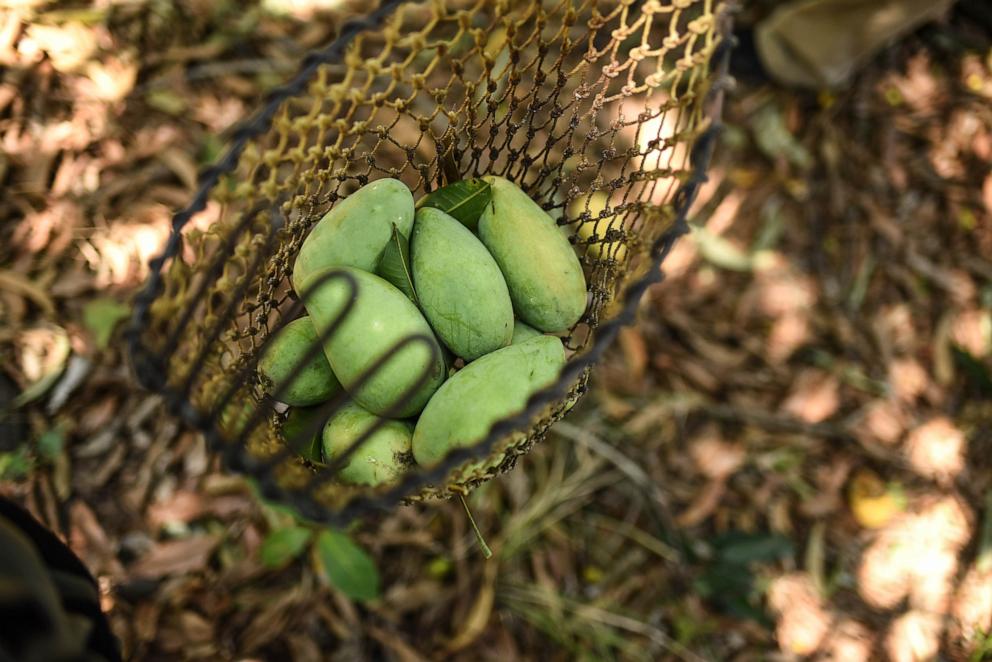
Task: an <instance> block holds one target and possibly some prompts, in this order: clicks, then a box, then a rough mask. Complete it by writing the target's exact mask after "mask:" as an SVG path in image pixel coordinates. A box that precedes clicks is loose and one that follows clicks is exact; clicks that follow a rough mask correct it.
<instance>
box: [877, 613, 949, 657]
mask: <svg viewBox="0 0 992 662" xmlns="http://www.w3.org/2000/svg"><path fill="white" fill-rule="evenodd" d="M941 620H942V619H941V615H940V614H937V613H929V612H924V611H910V612H907V613H905V614H903V615H902V616H900V617H899V618H897V619H896V620H895V621H894V622H893V623H892V625H891V626H890V627H889V631H888V634H887V635H886V637H885V652H886V653H887V654H888V656H889V659H890V660H891V661H892V662H920V661H921V660H933V659H935V658H936V656H937V652H938V650H939V648H940V632H941V629H942V626H941Z"/></svg>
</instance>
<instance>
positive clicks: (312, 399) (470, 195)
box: [258, 176, 586, 486]
mask: <svg viewBox="0 0 992 662" xmlns="http://www.w3.org/2000/svg"><path fill="white" fill-rule="evenodd" d="M331 272H334V273H331ZM340 274H347V275H348V276H350V277H351V280H352V281H353V283H354V286H353V285H352V283H351V282H349V280H348V279H347V278H343V277H341V276H340ZM292 284H293V288H294V289H295V290H296V293H297V294H298V295H299V296H300V297H301V298H302V299H303V302H304V307H305V309H306V312H307V315H306V316H304V317H300V318H299V319H295V320H293V321H291V322H289V323H288V324H285V325H284V326H283V327H282V328H281V329H280V330H279V331H277V333H276V335H275V336H274V337H273V338H272V339H271V340H270V342H269V344H268V346H267V347H266V349H265V351H264V353H263V355H262V357H261V358H260V360H259V364H258V372H259V375H260V377H261V382H262V385H263V387H265V388H266V389H267V391H268V393H269V394H270V395H271V396H272V397H273V398H275V399H276V400H278V401H280V402H283V403H285V404H287V405H289V406H290V407H291V408H290V410H289V412H288V413H287V416H286V418H285V421H284V423H283V434H284V436H286V437H287V438H288V439H289V438H292V437H293V436H294V435H297V434H298V432H299V431H300V430H306V429H308V428H309V429H314V428H315V427H318V426H313V425H312V421H313V417H314V416H317V415H318V413H317V412H318V410H319V408H318V407H316V405H319V404H320V403H323V402H326V401H327V400H329V399H331V398H334V397H335V396H338V395H340V394H341V392H342V390H343V391H345V392H346V393H347V396H348V400H349V403H348V404H347V405H346V406H345V407H343V408H341V409H339V410H338V411H336V412H335V413H334V414H332V415H331V417H330V418H329V420H327V421H326V422H325V423H324V424H323V427H322V432H321V433H320V434H318V435H317V436H316V438H314V439H312V440H305V443H304V444H302V446H300V447H298V448H297V450H298V451H299V452H300V453H301V455H303V456H304V457H306V458H307V459H309V460H310V461H312V462H314V463H318V464H319V463H326V462H330V461H332V460H334V459H335V458H338V457H340V456H341V454H342V453H344V452H345V451H346V449H348V448H349V446H351V445H352V444H353V443H354V442H355V441H356V440H358V439H359V438H360V437H361V436H362V434H363V433H365V432H366V431H367V430H368V429H369V428H370V427H371V426H373V425H375V424H377V423H380V422H381V426H380V427H378V428H377V429H376V430H375V431H374V432H373V433H372V434H371V436H369V438H368V439H367V440H366V441H364V442H363V443H362V444H361V445H360V446H359V447H358V448H356V449H355V450H354V451H353V452H352V454H351V455H350V456H349V457H348V459H347V462H346V463H345V464H344V465H343V467H342V469H341V470H340V472H339V473H338V474H337V479H338V480H340V481H341V482H343V483H345V484H351V485H370V486H376V485H383V484H390V483H394V482H395V481H397V480H398V479H399V478H400V477H401V476H402V474H403V472H404V471H405V470H407V469H408V468H410V467H411V466H412V464H413V463H414V462H415V463H416V464H418V465H420V466H424V467H432V466H435V465H436V464H437V463H439V462H440V461H441V460H442V459H443V458H444V457H445V455H446V454H447V453H448V452H449V451H450V450H452V449H454V448H458V447H466V446H471V445H473V444H475V443H477V442H479V441H481V440H482V439H483V437H484V436H485V435H486V433H487V432H488V430H489V428H490V427H491V426H492V424H493V423H495V422H496V421H499V420H501V419H503V418H506V417H507V416H510V415H512V414H514V413H516V412H519V411H520V410H522V409H523V408H524V405H525V404H526V402H527V400H528V398H529V397H530V396H531V394H533V393H534V392H536V391H538V390H540V389H542V388H544V387H546V386H548V385H550V384H551V383H553V382H554V380H555V379H556V378H557V377H558V374H559V372H560V371H561V368H562V366H563V365H564V363H565V351H564V347H563V345H562V342H561V340H560V339H559V338H558V337H557V336H556V335H554V334H561V333H563V332H566V331H568V329H569V328H571V327H572V326H573V325H574V324H575V323H576V322H578V321H579V319H580V318H581V316H582V314H583V312H585V308H586V282H585V277H584V275H583V272H582V267H581V265H580V263H579V260H578V257H577V256H576V254H575V251H574V250H573V249H572V246H571V244H570V243H569V242H568V240H567V239H566V238H565V236H564V235H563V234H562V233H561V232H560V231H559V229H558V226H557V224H556V223H555V221H554V220H553V219H552V218H551V217H550V216H549V215H548V214H547V213H546V212H545V211H544V210H543V209H541V207H540V206H539V205H538V204H537V203H535V202H534V201H533V200H531V199H530V198H529V197H528V196H527V194H526V193H524V192H523V191H522V190H521V189H520V188H518V187H517V186H516V185H515V184H514V183H513V182H511V181H508V180H506V179H503V178H501V177H492V176H488V177H483V178H481V179H471V180H464V181H460V182H455V183H453V184H450V185H448V186H446V187H443V188H441V189H438V190H436V191H434V192H433V193H431V194H429V195H428V196H426V197H425V198H423V199H421V200H420V202H419V203H417V204H415V203H414V199H413V195H412V193H411V192H410V190H409V189H408V188H407V187H406V186H405V185H404V184H403V183H402V182H400V181H398V180H396V179H380V180H377V181H374V182H371V183H370V184H368V185H366V186H364V187H362V188H361V189H359V190H358V191H356V192H355V193H353V194H352V195H350V196H348V197H347V198H346V199H344V200H342V201H341V202H339V203H338V204H337V205H335V206H334V207H333V208H332V209H331V210H330V211H329V212H328V213H327V214H326V215H325V216H324V217H323V218H322V219H320V221H319V222H318V223H317V224H316V225H315V226H314V227H313V229H312V230H311V231H310V234H309V235H308V236H307V238H306V240H305V241H304V242H303V245H302V246H301V247H300V250H299V253H298V254H297V256H296V261H295V263H294V265H293V274H292ZM345 311H346V314H344V316H343V318H341V321H340V325H339V326H338V327H337V328H336V329H335V330H334V332H333V333H331V334H330V335H329V336H328V337H326V338H325V341H324V342H323V345H322V350H323V351H322V352H320V351H310V350H311V348H313V347H314V346H315V345H316V344H317V343H319V342H320V339H321V338H322V337H324V336H326V335H327V334H326V333H325V332H326V331H328V330H329V329H330V327H331V325H332V324H333V323H334V322H335V320H337V319H338V318H340V317H341V315H342V313H345ZM410 336H421V337H422V338H424V339H426V341H417V342H409V343H407V344H405V345H404V346H403V347H402V348H401V349H399V350H398V351H397V352H395V354H393V355H391V356H389V357H388V358H386V359H385V360H384V361H383V362H382V363H381V365H379V366H378V368H376V369H375V370H372V369H373V368H375V367H376V364H377V362H379V361H380V360H382V359H383V357H385V356H386V355H387V354H388V353H389V352H390V350H391V349H392V348H393V347H394V346H395V345H396V344H397V343H399V342H400V341H401V340H403V339H405V338H408V337H410ZM308 354H309V355H311V358H310V359H309V360H306V361H305V359H306V358H307V356H308ZM456 359H460V361H457V360H456ZM297 365H302V368H301V369H299V370H298V371H297V372H296V374H295V376H294V375H293V371H294V369H295V368H296V366H297ZM370 371H371V372H370ZM366 374H370V375H371V376H370V377H369V378H367V379H366V380H365V381H364V382H362V383H359V382H360V379H361V378H362V377H363V375H366ZM386 417H388V420H385V421H383V419H384V418H386ZM488 461H489V462H496V463H498V461H499V458H490V459H489V460H488ZM473 466H476V465H473ZM477 466H482V465H481V464H479V465H477Z"/></svg>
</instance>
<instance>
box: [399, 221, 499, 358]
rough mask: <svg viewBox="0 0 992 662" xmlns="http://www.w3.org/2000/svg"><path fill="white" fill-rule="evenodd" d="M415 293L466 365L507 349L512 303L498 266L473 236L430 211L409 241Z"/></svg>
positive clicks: (460, 225)
mask: <svg viewBox="0 0 992 662" xmlns="http://www.w3.org/2000/svg"><path fill="white" fill-rule="evenodd" d="M410 260H411V271H412V272H413V287H414V289H415V290H416V292H417V300H418V301H419V302H420V309H421V310H423V311H424V316H425V317H427V321H428V322H430V324H431V326H432V327H433V328H434V331H435V332H436V333H437V335H438V336H439V337H440V339H441V341H442V342H443V343H444V344H445V345H447V346H448V348H449V349H451V351H452V352H454V353H455V354H456V355H457V356H460V357H462V358H463V359H465V360H466V361H472V360H473V359H477V358H479V357H480V356H482V355H483V354H488V353H489V352H493V351H495V350H497V349H499V348H501V347H506V346H507V345H509V344H510V338H511V337H512V335H513V303H512V302H511V301H510V293H509V292H508V291H507V289H506V282H505V281H504V280H503V274H502V273H500V270H499V265H497V264H496V261H495V260H494V259H493V258H492V256H491V255H490V254H489V251H487V250H486V247H485V246H483V245H482V242H480V241H479V240H478V239H477V238H476V237H475V235H474V234H472V232H471V231H469V230H468V229H467V228H466V227H465V226H464V225H462V224H461V223H459V222H458V221H456V220H455V219H454V218H452V217H451V216H449V215H448V214H446V213H444V212H443V211H440V210H438V209H434V208H431V207H424V208H423V209H421V210H420V211H418V212H417V216H416V220H415V221H414V223H413V234H412V235H411V237H410Z"/></svg>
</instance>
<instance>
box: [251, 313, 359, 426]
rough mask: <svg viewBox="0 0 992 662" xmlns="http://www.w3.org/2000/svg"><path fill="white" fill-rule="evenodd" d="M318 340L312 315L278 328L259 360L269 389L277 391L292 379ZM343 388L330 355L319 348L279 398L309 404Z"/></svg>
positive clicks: (297, 404) (271, 392)
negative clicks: (294, 370)
mask: <svg viewBox="0 0 992 662" xmlns="http://www.w3.org/2000/svg"><path fill="white" fill-rule="evenodd" d="M318 340H319V337H318V335H317V331H316V329H314V327H313V322H312V321H311V319H310V318H309V317H301V318H299V319H296V320H293V321H292V322H290V323H289V324H287V325H286V326H284V327H283V328H282V329H279V330H278V331H276V336H275V337H274V338H273V339H272V340H271V342H270V343H269V347H268V348H267V349H266V350H265V354H264V355H263V356H262V358H261V359H259V362H258V373H259V374H260V375H261V376H262V377H263V378H264V380H263V381H264V386H265V388H266V392H267V393H269V394H270V395H273V396H274V395H275V392H276V388H277V387H278V386H279V385H281V384H282V383H283V382H286V381H287V380H288V379H289V375H290V373H292V371H293V369H294V368H295V367H296V365H297V364H298V363H299V362H300V361H302V360H303V357H304V356H305V355H306V353H307V351H308V350H309V349H310V348H311V347H313V346H314V345H315V344H317V341H318ZM340 392H341V384H340V383H339V382H338V380H337V378H336V377H335V376H334V372H333V371H332V370H331V366H330V365H329V364H328V363H327V359H326V358H325V357H324V355H323V354H322V353H320V352H317V353H316V354H314V356H313V358H311V359H310V360H309V361H307V363H306V366H305V367H304V368H303V370H302V371H301V372H300V374H298V375H297V376H296V379H294V380H293V381H292V382H291V383H290V384H289V386H288V387H287V388H286V389H285V391H283V393H282V394H281V395H280V396H279V401H280V402H285V403H286V404H287V405H292V406H294V407H306V406H307V405H315V404H317V403H319V402H324V401H326V400H329V399H330V398H331V397H332V396H333V395H334V394H336V393H340Z"/></svg>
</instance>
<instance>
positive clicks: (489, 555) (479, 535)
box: [458, 494, 493, 560]
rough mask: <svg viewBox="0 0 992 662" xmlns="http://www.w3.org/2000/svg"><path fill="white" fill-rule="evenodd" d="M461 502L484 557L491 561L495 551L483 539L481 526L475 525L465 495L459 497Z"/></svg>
mask: <svg viewBox="0 0 992 662" xmlns="http://www.w3.org/2000/svg"><path fill="white" fill-rule="evenodd" d="M458 498H459V500H461V502H462V506H463V507H464V508H465V514H466V515H468V523H469V524H471V525H472V530H473V531H474V532H475V538H476V540H478V541H479V549H481V550H482V555H483V556H484V557H486V559H487V560H488V559H491V558H492V557H493V550H491V549H490V548H489V545H487V544H486V539H485V538H483V537H482V531H480V530H479V526H478V525H477V524H476V523H475V518H474V517H472V511H471V510H469V507H468V501H466V500H465V495H464V494H459V495H458Z"/></svg>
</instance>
